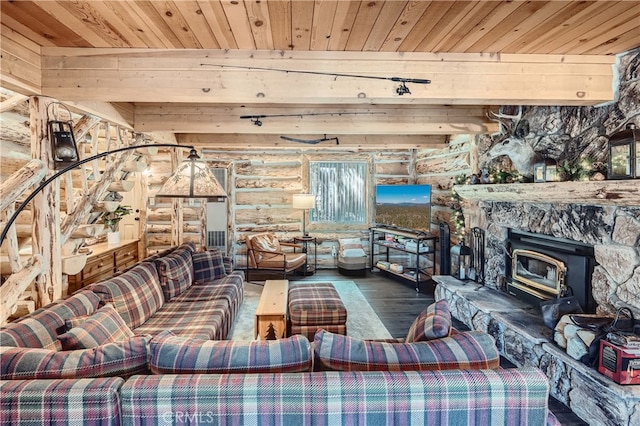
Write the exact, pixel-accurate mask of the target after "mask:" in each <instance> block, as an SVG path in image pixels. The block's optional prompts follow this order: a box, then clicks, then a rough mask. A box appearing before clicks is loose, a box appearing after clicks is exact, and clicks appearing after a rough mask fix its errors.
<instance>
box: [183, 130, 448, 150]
mask: <svg viewBox="0 0 640 426" xmlns="http://www.w3.org/2000/svg"><path fill="white" fill-rule="evenodd" d="M286 136H289V137H293V138H297V139H305V140H311V139H318V137H322V136H324V134H320V135H318V134H304V135H291V134H289V135H286ZM336 136H337V137H338V139H339V142H340V144H339V145H336V143H335V142H334V141H327V142H322V143H319V144H317V145H308V144H304V143H298V142H291V141H287V140H284V139H281V138H280V135H277V134H261V135H256V134H237V135H220V134H216V135H213V134H196V133H182V134H179V135H178V137H177V139H178V143H179V144H181V145H193V146H195V147H198V148H207V149H217V148H219V149H231V150H233V149H243V150H244V149H249V148H265V147H268V148H298V149H305V150H308V149H314V148H319V149H326V148H328V147H338V148H362V149H370V148H375V149H385V148H388V149H412V148H416V149H425V148H434V149H442V148H444V147H445V146H446V143H447V141H448V138H447V137H446V136H443V135H421V136H414V135H399V136H394V137H393V138H390V137H388V136H384V135H335V134H327V137H330V138H333V137H336Z"/></svg>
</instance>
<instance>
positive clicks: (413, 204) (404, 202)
mask: <svg viewBox="0 0 640 426" xmlns="http://www.w3.org/2000/svg"><path fill="white" fill-rule="evenodd" d="M375 224H376V225H377V226H380V225H387V226H395V227H398V228H406V229H416V230H422V231H429V230H430V227H431V185H376V214H375Z"/></svg>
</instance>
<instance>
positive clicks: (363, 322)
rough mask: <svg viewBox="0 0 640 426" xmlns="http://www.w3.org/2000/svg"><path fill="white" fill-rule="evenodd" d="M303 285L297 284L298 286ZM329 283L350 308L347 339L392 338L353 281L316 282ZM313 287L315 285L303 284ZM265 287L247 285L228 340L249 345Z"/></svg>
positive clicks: (311, 282) (246, 283)
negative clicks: (244, 342) (348, 337)
mask: <svg viewBox="0 0 640 426" xmlns="http://www.w3.org/2000/svg"><path fill="white" fill-rule="evenodd" d="M299 282H300V281H298V283H299ZM316 282H330V283H331V284H333V286H334V287H335V289H336V291H337V292H338V294H339V295H340V299H342V303H344V306H345V308H347V335H348V336H351V337H356V338H359V339H389V338H391V334H389V332H388V331H387V329H386V328H385V326H384V324H382V321H380V318H378V315H376V313H375V312H374V311H373V309H372V308H371V306H370V305H369V302H367V300H366V299H365V298H364V296H363V295H362V293H361V292H360V289H359V288H358V286H357V285H356V283H354V282H353V281H328V280H324V281H316ZM304 283H309V284H313V283H314V281H304ZM262 288H263V287H262V286H261V285H258V284H253V283H249V282H245V283H244V300H243V302H242V306H240V311H239V312H238V318H236V320H235V322H234V324H233V327H232V328H231V331H230V332H229V337H228V339H229V340H240V341H249V340H253V338H254V336H253V333H254V320H255V316H254V315H255V312H256V308H257V307H258V301H259V300H260V295H261V294H262Z"/></svg>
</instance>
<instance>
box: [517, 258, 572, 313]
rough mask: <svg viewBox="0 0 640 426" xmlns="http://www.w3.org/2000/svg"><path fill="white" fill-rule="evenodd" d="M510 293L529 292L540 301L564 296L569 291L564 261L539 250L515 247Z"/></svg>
mask: <svg viewBox="0 0 640 426" xmlns="http://www.w3.org/2000/svg"><path fill="white" fill-rule="evenodd" d="M511 259H512V261H511V280H510V282H509V283H508V289H509V293H511V294H514V295H515V293H516V292H517V291H520V292H525V293H528V294H529V295H531V296H533V297H535V298H536V300H538V301H543V300H549V299H553V298H556V297H562V296H564V295H565V294H566V293H567V286H566V285H565V282H564V279H565V274H566V272H567V267H566V266H565V264H564V262H562V261H560V260H558V259H555V258H553V257H551V256H547V255H546V254H542V253H540V252H538V251H533V250H524V249H515V250H513V251H512V253H511Z"/></svg>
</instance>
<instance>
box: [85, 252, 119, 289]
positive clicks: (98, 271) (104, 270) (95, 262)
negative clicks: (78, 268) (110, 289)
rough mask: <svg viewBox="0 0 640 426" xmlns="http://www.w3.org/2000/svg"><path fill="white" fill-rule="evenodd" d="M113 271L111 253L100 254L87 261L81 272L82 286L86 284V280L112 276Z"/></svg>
mask: <svg viewBox="0 0 640 426" xmlns="http://www.w3.org/2000/svg"><path fill="white" fill-rule="evenodd" d="M113 271H114V263H113V252H108V253H104V254H100V255H98V256H96V257H94V258H92V259H89V260H88V261H87V264H86V265H85V267H84V269H83V270H82V276H83V281H84V284H87V280H88V279H90V278H92V277H95V276H96V275H104V274H110V275H112V274H113Z"/></svg>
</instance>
